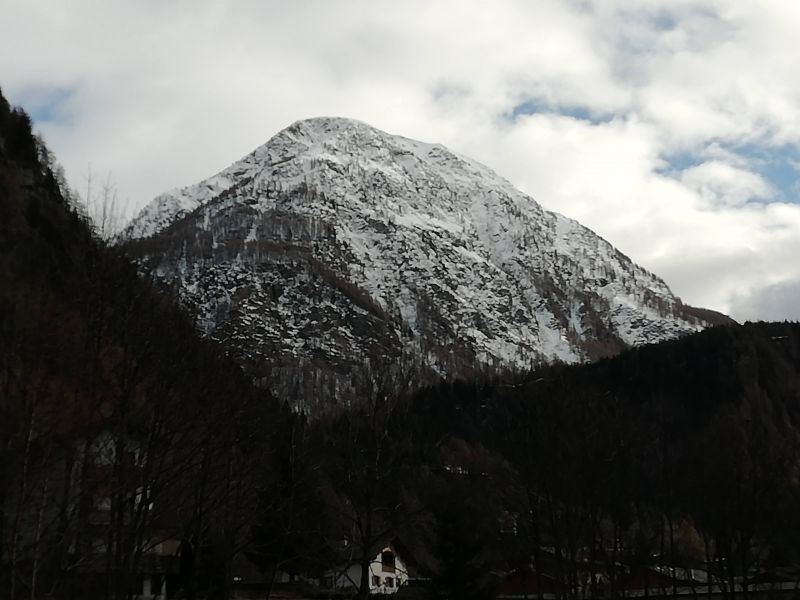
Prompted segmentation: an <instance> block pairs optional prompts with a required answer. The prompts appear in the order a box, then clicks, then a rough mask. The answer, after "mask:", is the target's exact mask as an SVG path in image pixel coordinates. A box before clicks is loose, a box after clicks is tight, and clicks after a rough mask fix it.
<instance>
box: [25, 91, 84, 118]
mask: <svg viewBox="0 0 800 600" xmlns="http://www.w3.org/2000/svg"><path fill="white" fill-rule="evenodd" d="M74 94H75V89H74V88H35V89H27V90H24V91H23V92H22V93H21V94H20V97H19V104H20V105H21V106H24V107H25V110H26V111H27V112H28V114H29V115H30V117H31V119H32V120H33V122H34V124H35V125H41V124H43V123H63V122H64V121H65V120H66V119H67V105H68V104H69V102H70V101H71V100H72V97H73V96H74Z"/></svg>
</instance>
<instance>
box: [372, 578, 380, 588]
mask: <svg viewBox="0 0 800 600" xmlns="http://www.w3.org/2000/svg"><path fill="white" fill-rule="evenodd" d="M372 587H381V578H380V577H378V576H377V575H373V576H372Z"/></svg>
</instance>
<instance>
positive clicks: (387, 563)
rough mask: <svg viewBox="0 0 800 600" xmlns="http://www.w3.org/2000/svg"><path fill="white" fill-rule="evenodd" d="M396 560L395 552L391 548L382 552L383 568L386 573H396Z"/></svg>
mask: <svg viewBox="0 0 800 600" xmlns="http://www.w3.org/2000/svg"><path fill="white" fill-rule="evenodd" d="M395 560H396V559H395V556H394V552H392V551H391V550H384V551H383V552H381V568H382V570H383V572H384V573H394V564H395Z"/></svg>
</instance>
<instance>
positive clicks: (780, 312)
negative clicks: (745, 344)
mask: <svg viewBox="0 0 800 600" xmlns="http://www.w3.org/2000/svg"><path fill="white" fill-rule="evenodd" d="M731 313H732V314H733V316H734V318H736V319H738V320H740V321H758V320H761V321H783V320H788V321H800V279H795V280H792V281H785V282H782V283H776V284H774V285H769V286H766V287H764V288H761V289H755V290H751V291H750V293H748V294H747V295H745V296H740V297H737V298H735V299H734V302H733V305H732V309H731Z"/></svg>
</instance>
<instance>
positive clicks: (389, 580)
mask: <svg viewBox="0 0 800 600" xmlns="http://www.w3.org/2000/svg"><path fill="white" fill-rule="evenodd" d="M386 587H390V588H393V587H394V577H387V578H386Z"/></svg>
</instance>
